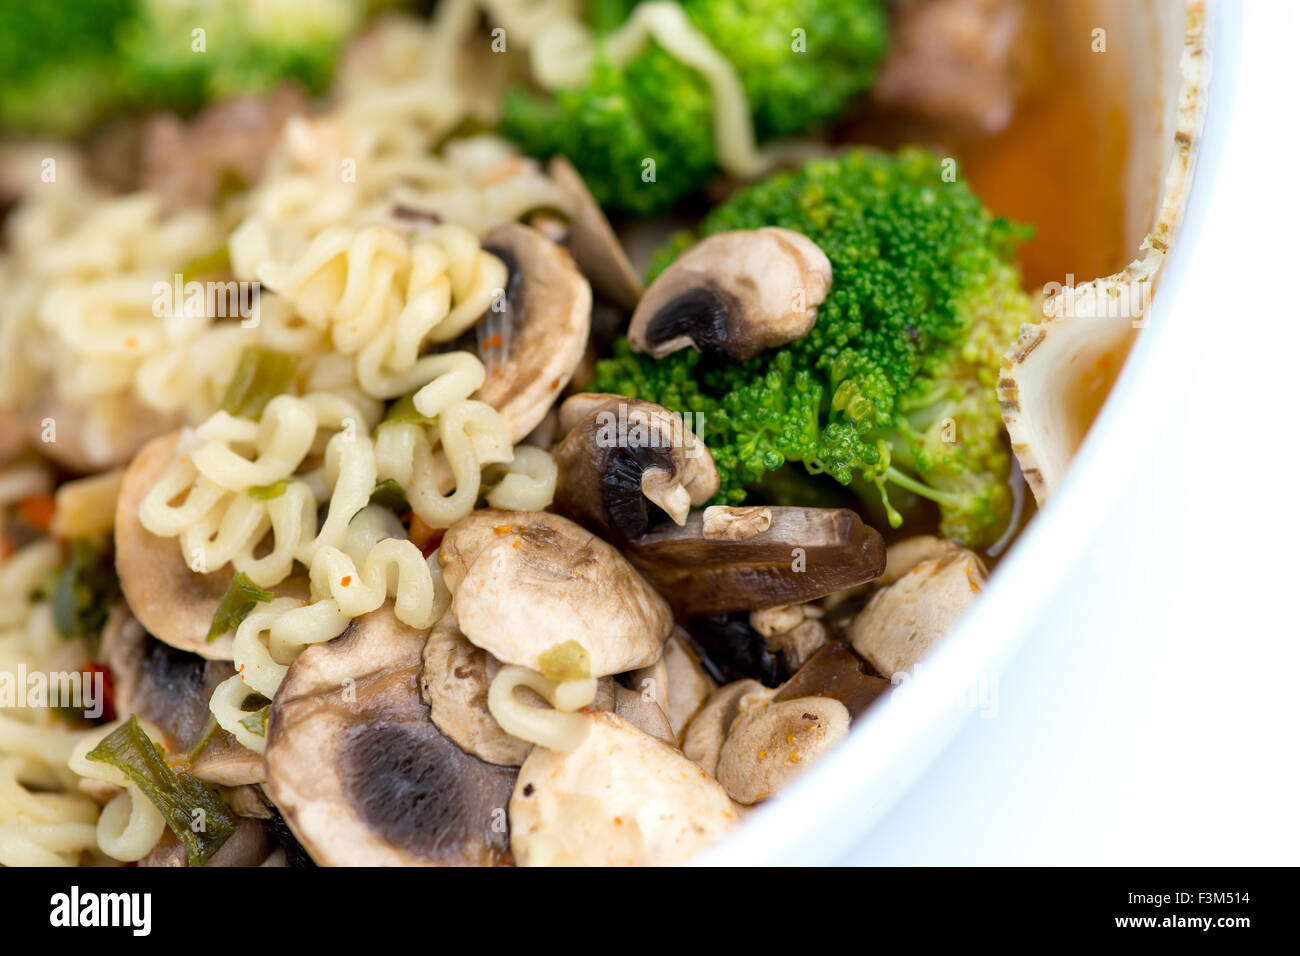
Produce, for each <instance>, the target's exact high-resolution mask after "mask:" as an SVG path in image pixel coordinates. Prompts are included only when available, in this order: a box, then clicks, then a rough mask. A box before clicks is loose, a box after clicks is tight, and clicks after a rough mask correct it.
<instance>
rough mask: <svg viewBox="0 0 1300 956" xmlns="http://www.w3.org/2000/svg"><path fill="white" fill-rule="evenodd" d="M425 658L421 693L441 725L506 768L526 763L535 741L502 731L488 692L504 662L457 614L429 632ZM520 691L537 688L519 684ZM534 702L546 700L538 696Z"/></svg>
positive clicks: (474, 751) (468, 747)
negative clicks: (467, 631) (468, 632)
mask: <svg viewBox="0 0 1300 956" xmlns="http://www.w3.org/2000/svg"><path fill="white" fill-rule="evenodd" d="M422 659H423V667H422V669H421V671H420V693H421V695H422V696H423V698H424V702H425V703H426V704H428V705H429V718H430V719H431V720H432V721H433V722H434V723H435V724H437V725H438V729H439V730H441V731H442V732H443V733H444V734H446V735H447V736H448V737H450V738H451V739H452V740H453V741H454V742H455V743H456V745H457V746H459V747H460V749H461V750H464V751H465V752H466V753H470V754H473V755H474V756H476V757H478V758H479V759H480V760H486V761H487V762H488V763H494V764H499V765H501V766H504V767H517V766H519V765H520V764H521V763H523V762H524V758H525V757H527V756H528V750H529V748H530V747H532V744H531V743H529V742H528V741H526V740H520V739H519V738H518V737H513V736H511V735H510V734H508V733H506V732H505V731H504V730H502V729H501V725H500V724H498V723H497V722H496V719H495V718H494V717H493V716H492V713H491V711H489V710H488V690H489V689H490V688H491V686H492V679H493V678H494V677H496V675H497V673H498V672H499V671H500V670H501V662H500V661H498V660H497V659H496V658H495V657H493V656H492V655H491V654H489V653H488V652H487V651H485V650H483V649H482V648H480V647H475V646H474V645H473V644H471V643H470V642H469V640H468V639H467V638H466V637H465V635H464V634H462V633H461V632H460V629H459V627H457V624H456V616H455V614H454V613H453V612H451V611H448V612H447V613H446V614H444V615H443V616H442V618H441V619H440V620H439V621H438V623H437V624H435V625H434V626H433V630H432V631H430V632H429V639H428V640H427V641H426V642H425V645H424V654H423V658H422ZM517 693H521V694H523V693H533V692H532V691H530V690H528V688H521V689H520V690H519V691H517ZM534 696H537V695H534ZM536 706H538V707H541V706H545V701H543V700H542V699H541V698H540V697H537V702H536Z"/></svg>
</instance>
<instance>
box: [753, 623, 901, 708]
mask: <svg viewBox="0 0 1300 956" xmlns="http://www.w3.org/2000/svg"><path fill="white" fill-rule="evenodd" d="M891 686H892V685H891V684H890V682H889V681H887V680H886V679H885V678H883V677H881V676H880V675H879V674H877V673H875V671H873V670H872V669H871V666H870V665H869V664H868V663H867V662H866V661H864V660H863V659H862V658H861V657H859V656H858V655H857V654H855V653H853V651H852V650H850V649H849V646H848V645H847V644H845V643H844V642H843V641H830V642H829V643H827V644H826V646H825V647H823V648H822V649H821V650H819V651H818V652H817V653H816V654H814V655H813V656H812V657H810V658H808V660H807V662H806V663H805V664H804V665H803V666H802V667H800V668H799V670H798V671H797V672H795V675H794V676H793V677H791V678H790V679H789V680H788V681H786V682H785V683H784V684H782V685H781V686H780V687H779V688H777V691H776V693H775V694H774V695H773V696H772V700H773V701H784V700H795V699H796V698H800V697H831V698H834V699H835V700H838V701H839V702H840V703H841V704H843V705H844V707H845V709H846V710H848V712H849V717H850V718H851V719H853V720H857V719H858V717H860V716H862V714H863V712H865V711H866V709H867V708H868V707H870V706H871V705H872V704H874V703H875V702H876V701H877V700H879V699H880V698H881V696H882V695H884V694H885V693H886V692H887V691H888V690H889V689H890V687H891Z"/></svg>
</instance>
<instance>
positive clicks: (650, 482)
mask: <svg viewBox="0 0 1300 956" xmlns="http://www.w3.org/2000/svg"><path fill="white" fill-rule="evenodd" d="M566 425H568V426H569V427H568V428H565V426H566ZM560 426H561V428H562V429H563V430H564V432H565V434H564V438H563V439H562V440H561V441H560V444H559V445H557V446H556V448H555V451H554V457H555V464H556V468H557V470H558V473H559V474H558V477H557V479H556V485H555V499H554V504H553V506H554V508H555V510H556V511H557V512H559V513H560V514H563V515H566V516H567V517H570V518H572V519H573V520H575V521H577V522H578V523H579V524H581V525H583V526H584V527H586V528H588V529H590V530H592V531H594V532H596V533H597V534H600V535H602V536H606V537H610V538H612V539H613V540H615V541H622V540H626V539H631V538H636V537H639V536H640V535H642V534H644V533H645V532H646V531H648V530H649V529H650V528H651V527H652V526H654V525H655V524H658V523H661V522H662V521H663V515H664V514H666V515H667V516H668V517H669V518H671V519H672V520H673V521H674V522H676V523H677V524H679V525H680V524H683V523H684V522H685V521H686V518H687V515H688V514H689V512H690V509H691V506H692V505H702V504H704V502H706V501H708V500H709V499H710V498H711V497H713V495H714V494H716V493H717V491H718V469H717V467H716V466H715V465H714V463H713V456H712V455H711V454H709V450H708V448H706V447H705V445H704V443H703V442H702V441H700V440H699V439H698V438H696V437H695V435H694V434H692V433H691V431H690V429H688V428H686V427H685V425H684V424H683V423H682V420H681V418H680V417H678V416H676V415H674V414H673V413H672V412H670V411H668V409H666V408H664V407H663V406H662V405H655V404H654V403H652V402H643V401H639V400H637V399H631V398H624V397H622V396H620V395H603V394H591V393H585V392H584V393H581V394H578V395H574V396H572V397H571V398H569V399H567V400H566V401H565V403H564V404H563V405H562V406H561V407H560Z"/></svg>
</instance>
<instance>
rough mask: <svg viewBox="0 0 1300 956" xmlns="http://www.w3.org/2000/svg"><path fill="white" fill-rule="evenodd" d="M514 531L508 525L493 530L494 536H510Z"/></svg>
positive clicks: (500, 525)
mask: <svg viewBox="0 0 1300 956" xmlns="http://www.w3.org/2000/svg"><path fill="white" fill-rule="evenodd" d="M512 530H513V529H512V528H511V527H510V525H508V524H499V525H497V526H496V527H495V528H493V529H492V533H493V534H509V533H510V532H511V531H512Z"/></svg>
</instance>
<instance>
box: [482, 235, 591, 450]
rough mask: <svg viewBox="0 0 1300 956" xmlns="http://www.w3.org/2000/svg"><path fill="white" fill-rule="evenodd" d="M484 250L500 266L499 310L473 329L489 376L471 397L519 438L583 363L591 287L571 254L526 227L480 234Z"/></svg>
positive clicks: (536, 423) (523, 435) (589, 312)
mask: <svg viewBox="0 0 1300 956" xmlns="http://www.w3.org/2000/svg"><path fill="white" fill-rule="evenodd" d="M483 249H484V250H485V251H486V252H490V253H492V254H493V255H494V256H496V257H497V258H498V259H500V260H501V261H502V262H504V263H505V265H506V269H507V271H508V274H509V278H508V279H507V280H506V288H505V290H504V292H505V295H504V299H503V300H502V308H501V310H500V311H498V310H497V307H496V305H495V304H494V306H493V308H492V309H489V310H488V312H487V313H485V315H484V317H483V318H482V319H481V320H480V321H479V323H478V325H477V326H476V334H477V337H478V345H479V354H480V356H481V357H482V359H483V363H484V365H485V366H487V378H486V379H485V380H484V382H483V384H482V386H480V388H479V390H478V395H477V397H478V398H479V399H481V400H482V401H485V402H487V403H488V404H489V405H491V406H492V407H493V408H495V409H496V410H497V411H498V412H500V413H501V417H502V418H503V419H504V420H505V423H506V431H507V432H508V434H509V435H510V440H511V442H520V441H522V440H523V439H524V437H525V436H526V435H527V434H528V433H529V432H531V431H532V430H533V429H534V428H536V427H537V425H538V424H539V423H540V422H541V420H542V419H543V418H545V417H546V412H547V410H548V409H549V408H550V407H551V404H552V403H553V402H554V401H555V399H556V398H557V397H559V394H560V392H561V390H562V389H563V388H564V386H565V385H567V384H568V382H569V378H570V377H571V376H572V375H573V371H574V369H576V368H577V367H578V363H579V362H580V361H582V353H583V350H584V349H585V348H586V346H587V335H588V333H589V332H590V330H591V286H590V285H589V284H588V283H587V280H586V279H584V278H583V276H582V273H581V272H579V271H578V267H577V266H576V265H574V263H573V259H572V258H570V256H569V253H568V252H567V251H565V250H564V249H563V248H562V247H560V246H557V245H556V244H555V243H554V242H552V241H551V240H550V239H547V238H546V237H545V236H544V235H542V234H541V233H540V232H538V231H537V230H536V229H530V228H529V227H528V226H522V225H520V224H519V223H514V222H511V223H505V224H504V225H500V226H497V227H496V228H495V229H493V230H492V231H491V232H489V233H488V234H487V235H486V236H485V237H484V238H483Z"/></svg>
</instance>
